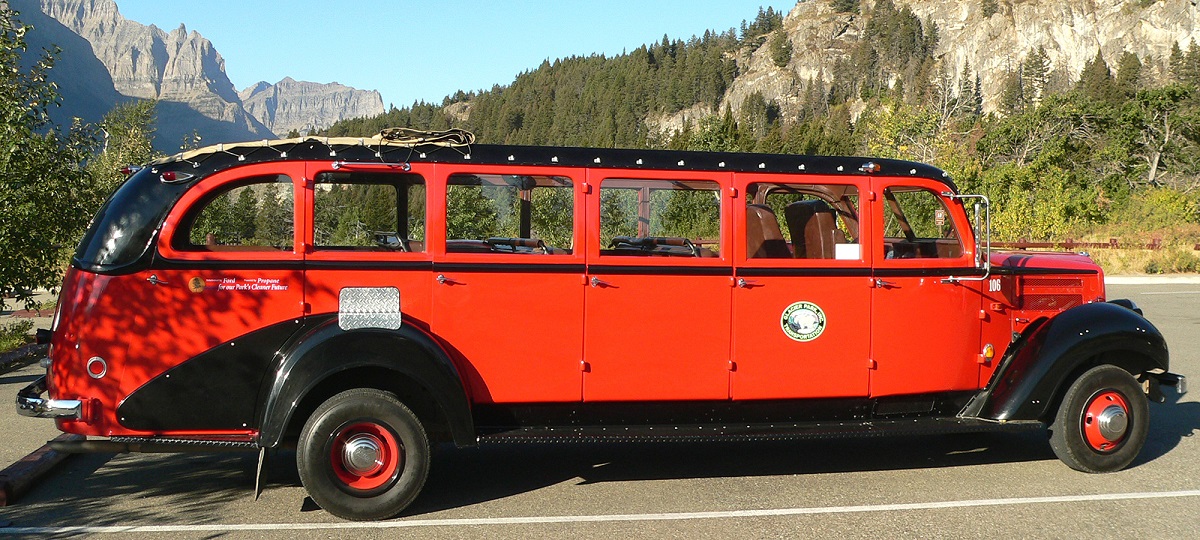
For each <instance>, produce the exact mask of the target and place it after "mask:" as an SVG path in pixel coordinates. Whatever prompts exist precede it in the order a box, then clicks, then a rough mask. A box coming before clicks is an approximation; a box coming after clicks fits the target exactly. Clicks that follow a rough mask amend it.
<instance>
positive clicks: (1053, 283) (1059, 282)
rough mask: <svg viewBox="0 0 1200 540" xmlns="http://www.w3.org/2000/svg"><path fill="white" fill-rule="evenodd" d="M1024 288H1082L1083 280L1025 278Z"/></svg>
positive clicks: (1071, 278)
mask: <svg viewBox="0 0 1200 540" xmlns="http://www.w3.org/2000/svg"><path fill="white" fill-rule="evenodd" d="M1024 283H1025V286H1026V287H1082V286H1083V280H1082V279H1080V278H1077V277H1027V278H1025V281H1024Z"/></svg>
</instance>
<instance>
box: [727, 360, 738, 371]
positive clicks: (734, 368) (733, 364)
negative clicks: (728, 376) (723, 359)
mask: <svg viewBox="0 0 1200 540" xmlns="http://www.w3.org/2000/svg"><path fill="white" fill-rule="evenodd" d="M729 371H737V362H734V361H733V360H730V361H729Z"/></svg>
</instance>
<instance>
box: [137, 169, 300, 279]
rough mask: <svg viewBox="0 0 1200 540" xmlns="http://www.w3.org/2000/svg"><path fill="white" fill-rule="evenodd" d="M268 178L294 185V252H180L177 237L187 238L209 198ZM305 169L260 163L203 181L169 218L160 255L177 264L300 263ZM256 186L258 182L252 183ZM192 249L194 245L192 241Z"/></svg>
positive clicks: (163, 234) (208, 177)
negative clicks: (191, 223) (190, 225)
mask: <svg viewBox="0 0 1200 540" xmlns="http://www.w3.org/2000/svg"><path fill="white" fill-rule="evenodd" d="M267 176H280V177H286V178H288V180H289V181H290V183H291V185H292V249H291V250H290V251H289V250H245V251H242V250H237V251H210V250H204V249H200V250H190V249H188V250H185V249H176V248H175V247H174V245H173V242H174V239H175V236H176V235H177V234H184V233H185V232H187V233H190V231H184V230H183V228H182V227H183V226H184V225H187V224H188V223H186V222H187V221H188V220H187V218H188V216H189V214H190V213H191V212H192V211H193V210H197V209H198V207H197V205H199V204H208V202H209V200H207V199H209V196H210V195H212V194H213V193H217V192H222V191H225V190H228V189H236V188H230V187H229V186H230V185H232V184H239V183H245V182H247V181H250V180H253V179H255V178H261V177H267ZM303 178H304V175H303V168H302V165H300V164H297V163H286V162H285V163H259V164H252V165H246V166H244V167H238V168H234V169H230V170H226V171H221V172H219V173H215V174H212V175H211V176H207V177H205V178H203V179H201V180H200V181H199V182H198V183H197V184H196V185H195V186H192V187H191V188H190V189H188V191H187V192H186V193H185V194H184V195H183V196H182V197H180V199H179V201H178V202H176V203H175V206H174V207H173V208H172V209H171V211H170V213H168V214H167V219H166V221H165V222H164V223H163V228H162V231H161V232H160V234H159V236H158V240H157V245H158V251H159V253H160V254H162V256H163V257H166V258H168V259H177V260H197V261H202V260H227V261H228V260H236V261H280V260H300V259H303V257H304V254H303V252H302V250H301V246H303V235H304V232H305V231H304V223H305V221H306V220H305V217H304V216H305V213H304V212H305V209H304V201H305V200H306V197H307V196H306V194H305V193H304V189H303V188H304V183H303ZM250 183H254V182H250ZM189 245H190V241H189Z"/></svg>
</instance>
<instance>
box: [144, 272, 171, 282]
mask: <svg viewBox="0 0 1200 540" xmlns="http://www.w3.org/2000/svg"><path fill="white" fill-rule="evenodd" d="M146 281H149V282H150V284H151V285H170V283H167V282H165V281H163V280H161V279H158V274H150V277H148V278H146Z"/></svg>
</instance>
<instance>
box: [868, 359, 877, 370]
mask: <svg viewBox="0 0 1200 540" xmlns="http://www.w3.org/2000/svg"><path fill="white" fill-rule="evenodd" d="M867 369H879V362H876V361H875V359H874V358H868V359H867Z"/></svg>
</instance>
